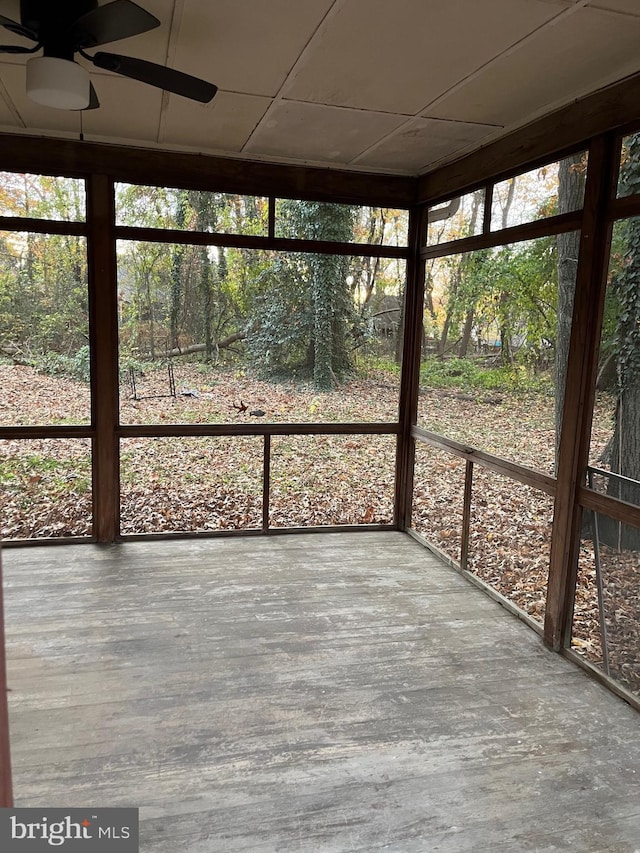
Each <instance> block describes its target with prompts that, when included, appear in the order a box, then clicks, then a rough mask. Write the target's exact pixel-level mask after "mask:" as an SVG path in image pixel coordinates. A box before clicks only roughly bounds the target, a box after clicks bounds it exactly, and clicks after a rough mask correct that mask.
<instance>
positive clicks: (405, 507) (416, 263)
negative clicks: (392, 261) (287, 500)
mask: <svg viewBox="0 0 640 853" xmlns="http://www.w3.org/2000/svg"><path fill="white" fill-rule="evenodd" d="M425 222H426V209H424V210H419V209H418V208H416V207H414V208H412V209H411V210H410V211H409V247H410V249H411V254H410V256H409V259H408V261H407V281H406V287H405V301H404V345H403V349H402V374H401V379H400V414H399V418H400V431H399V433H398V444H397V452H396V490H395V508H394V524H395V526H396V527H397V528H398V529H399V530H406V529H407V528H408V527H410V526H411V507H412V503H413V468H414V459H415V441H414V439H413V437H412V435H411V428H412V426H413V425H414V424H415V423H416V419H417V415H418V394H419V391H420V357H421V354H422V313H423V310H424V307H423V306H424V261H423V260H422V259H421V258H420V244H421V235H422V233H423V228H422V226H423V224H424V223H425Z"/></svg>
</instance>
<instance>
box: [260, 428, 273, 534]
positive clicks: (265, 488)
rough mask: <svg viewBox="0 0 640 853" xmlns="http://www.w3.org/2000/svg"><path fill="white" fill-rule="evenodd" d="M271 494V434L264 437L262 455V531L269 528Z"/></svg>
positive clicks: (264, 531)
mask: <svg viewBox="0 0 640 853" xmlns="http://www.w3.org/2000/svg"><path fill="white" fill-rule="evenodd" d="M270 496H271V436H270V435H265V437H264V451H263V456H262V531H263V533H266V532H267V530H268V529H269V504H270Z"/></svg>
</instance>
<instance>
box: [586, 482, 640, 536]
mask: <svg viewBox="0 0 640 853" xmlns="http://www.w3.org/2000/svg"><path fill="white" fill-rule="evenodd" d="M577 497H578V503H579V504H580V506H582V507H584V508H585V509H590V510H592V511H593V512H598V513H600V514H601V515H606V516H608V517H609V518H612V519H613V520H614V521H621V522H622V523H623V524H630V525H631V526H632V527H640V506H635V505H634V504H630V503H627V502H626V501H621V500H619V499H618V498H612V497H611V496H610V495H604V494H602V492H595V491H593V490H592V489H588V488H587V487H586V486H580V488H579V489H578V495H577Z"/></svg>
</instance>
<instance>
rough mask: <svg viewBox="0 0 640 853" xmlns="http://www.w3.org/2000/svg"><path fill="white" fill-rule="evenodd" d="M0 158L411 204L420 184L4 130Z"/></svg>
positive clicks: (76, 173) (150, 178)
mask: <svg viewBox="0 0 640 853" xmlns="http://www.w3.org/2000/svg"><path fill="white" fill-rule="evenodd" d="M0 162H2V164H3V165H2V168H3V169H11V170H13V171H18V172H20V171H25V172H36V173H42V174H45V175H50V174H54V175H67V176H69V177H84V176H85V175H87V174H89V173H91V172H98V173H101V174H107V175H109V176H111V177H112V178H114V179H115V180H117V181H126V182H130V183H134V184H145V183H146V184H151V185H158V186H163V187H164V186H166V187H184V188H185V189H197V190H211V191H214V192H230V193H248V194H251V195H277V196H280V197H283V198H300V199H311V200H317V201H323V200H325V201H331V202H344V203H346V204H367V205H381V206H382V207H408V206H409V205H411V204H413V203H414V201H415V195H416V188H417V182H416V180H415V178H410V177H399V176H396V175H379V174H371V173H366V172H354V171H346V170H338V169H320V168H314V167H310V166H288V165H281V164H277V163H262V162H259V161H255V160H241V159H235V158H232V157H213V156H208V155H205V154H187V153H177V152H172V151H158V150H150V149H145V148H132V147H128V146H124V145H106V144H103V143H97V142H86V141H82V142H79V141H76V140H73V139H52V138H47V139H43V138H38V137H35V136H20V135H17V134H16V135H14V134H0Z"/></svg>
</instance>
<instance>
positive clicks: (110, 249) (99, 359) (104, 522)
mask: <svg viewBox="0 0 640 853" xmlns="http://www.w3.org/2000/svg"><path fill="white" fill-rule="evenodd" d="M87 218H88V221H89V239H88V241H87V265H88V271H89V312H90V320H91V322H90V330H91V405H92V422H93V425H94V428H95V434H94V439H93V530H94V535H95V537H96V539H97V540H98V542H114V541H115V539H116V538H117V535H118V525H119V516H120V482H119V448H118V439H117V435H116V429H117V426H118V316H117V302H116V282H117V272H116V244H115V240H114V239H113V223H114V221H115V210H114V198H113V185H112V183H111V181H110V180H109V178H108V177H106V175H91V177H90V178H89V180H88V181H87Z"/></svg>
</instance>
